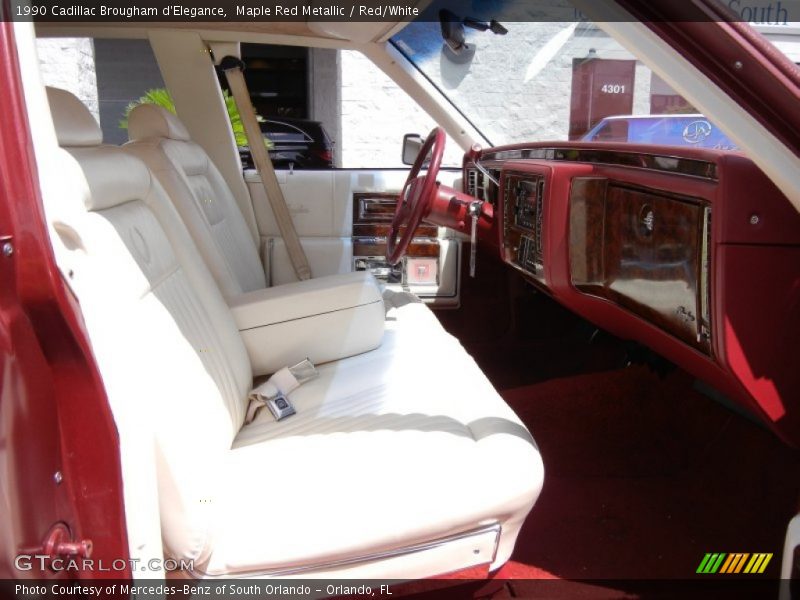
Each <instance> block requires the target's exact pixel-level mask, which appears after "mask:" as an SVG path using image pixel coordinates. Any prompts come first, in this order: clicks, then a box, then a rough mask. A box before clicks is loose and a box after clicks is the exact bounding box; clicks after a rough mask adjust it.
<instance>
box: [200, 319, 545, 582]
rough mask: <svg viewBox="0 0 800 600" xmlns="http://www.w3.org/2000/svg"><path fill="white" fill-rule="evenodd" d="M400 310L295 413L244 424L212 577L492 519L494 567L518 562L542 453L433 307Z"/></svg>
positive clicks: (397, 543) (401, 542) (299, 396)
mask: <svg viewBox="0 0 800 600" xmlns="http://www.w3.org/2000/svg"><path fill="white" fill-rule="evenodd" d="M403 310H406V311H407V312H406V314H404V315H403V317H404V318H403V319H402V321H400V320H396V321H393V320H388V321H387V331H386V334H385V340H384V343H383V345H382V346H381V347H380V348H378V349H376V350H373V351H371V352H367V353H365V354H362V355H359V356H356V357H352V358H348V359H344V360H340V361H337V362H335V363H331V364H329V365H323V366H321V367H320V369H319V370H320V377H319V378H318V379H316V380H314V381H311V382H309V383H306V384H305V385H303V386H301V387H300V388H299V389H297V390H296V391H294V392H293V393H292V394H291V401H292V402H293V403H294V405H295V407H296V408H297V414H296V415H295V416H293V417H290V418H289V419H286V420H284V421H281V422H276V421H275V420H274V419H273V418H272V416H271V414H269V413H267V412H266V411H262V412H261V413H260V414H259V416H258V417H257V418H256V420H255V421H254V422H253V423H252V424H250V425H247V426H245V427H244V428H242V430H241V431H240V433H239V435H238V436H237V437H236V439H235V440H234V445H233V450H232V451H231V453H230V456H229V460H228V462H227V466H226V469H225V474H224V477H225V478H224V481H223V482H222V483H221V488H222V490H221V496H220V497H219V498H218V501H217V506H216V510H215V515H216V516H215V527H214V537H215V542H216V543H215V550H214V553H213V555H212V556H211V560H210V561H209V563H208V564H207V565H206V567H205V570H206V572H207V573H208V574H212V575H213V574H221V573H236V572H245V571H264V570H270V569H276V570H280V569H281V568H282V567H288V566H290V565H291V566H292V567H297V566H299V565H319V564H328V563H331V562H337V561H342V560H353V559H358V558H362V557H365V556H369V555H373V554H376V553H379V552H385V551H392V550H396V549H399V548H402V547H407V546H409V545H413V544H415V543H419V542H422V541H429V540H432V539H438V538H442V537H446V536H449V535H452V534H456V533H460V532H466V531H470V530H474V529H475V528H477V527H480V526H483V525H486V524H488V523H500V524H501V525H502V534H501V539H500V543H499V548H498V552H497V555H496V557H495V559H494V563H495V565H497V566H499V565H501V564H502V563H503V562H504V561H506V560H507V559H508V556H509V555H510V553H511V549H512V548H513V544H514V541H515V539H516V536H517V533H518V531H519V527H520V526H521V524H522V521H523V520H524V518H525V516H526V515H527V513H528V511H529V510H530V509H531V507H532V505H533V503H534V501H535V499H536V497H537V496H538V494H539V490H540V488H541V485H542V481H543V467H542V462H541V458H540V456H539V452H538V449H537V447H536V445H535V443H534V441H533V438H532V437H531V435H530V433H529V432H528V431H527V429H526V428H525V427H524V425H522V423H521V421H520V420H519V419H518V418H517V416H516V415H515V414H514V413H513V411H512V410H511V409H510V408H509V407H508V406H507V405H506V404H505V402H504V401H503V400H502V399H501V398H500V396H499V395H498V394H497V392H496V391H495V390H494V388H493V387H492V386H491V384H490V383H489V381H488V380H487V379H486V378H485V377H484V375H483V374H482V373H481V371H480V369H479V368H478V367H477V365H476V364H475V363H474V361H473V360H472V359H471V358H470V356H469V355H468V354H467V353H466V352H465V350H464V349H463V348H462V347H461V345H460V344H459V343H458V341H457V340H456V339H455V338H453V337H451V336H450V335H448V334H447V333H445V332H444V330H443V329H442V328H441V326H439V327H438V328H436V327H433V325H434V324H433V322H432V321H429V320H428V314H429V313H430V311H429V310H428V309H427V308H426V307H425V306H424V305H422V304H417V303H412V304H409V305H406V306H405V307H403ZM411 311H414V312H415V313H416V314H413V315H412V313H411ZM431 316H432V315H431ZM432 318H433V320H434V321H435V320H436V319H435V317H432ZM401 322H402V324H401ZM520 474H524V476H520ZM245 498H246V499H248V501H247V502H246V503H244V502H243V499H245ZM253 499H257V501H256V502H255V503H254V502H253ZM309 539H313V544H309Z"/></svg>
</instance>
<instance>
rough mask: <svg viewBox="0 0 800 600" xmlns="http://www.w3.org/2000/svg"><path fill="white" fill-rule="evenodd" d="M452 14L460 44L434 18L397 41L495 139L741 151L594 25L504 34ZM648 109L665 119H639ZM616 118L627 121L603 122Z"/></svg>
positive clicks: (531, 26) (530, 26)
mask: <svg viewBox="0 0 800 600" xmlns="http://www.w3.org/2000/svg"><path fill="white" fill-rule="evenodd" d="M451 18H452V19H453V21H454V22H457V28H456V29H457V30H456V32H455V37H456V38H457V37H458V33H459V32H461V33H463V38H462V41H463V43H462V44H461V45H460V47H459V46H458V40H457V39H456V40H455V42H454V40H453V39H451V40H450V42H449V43H448V42H447V41H445V37H444V36H445V27H444V26H443V25H441V24H440V23H439V22H435V21H433V22H432V21H427V22H422V21H417V22H413V23H410V24H409V25H408V26H406V27H405V28H404V29H402V30H401V31H400V32H399V33H397V34H396V35H395V36H394V37H393V38H392V40H391V42H392V43H393V45H394V46H395V47H396V48H397V49H398V50H399V51H400V52H401V53H402V54H404V55H405V56H406V57H407V58H408V59H409V60H410V61H411V62H412V63H413V64H414V65H415V66H416V67H417V68H418V69H419V70H420V72H422V73H423V74H424V76H425V77H426V78H427V79H428V80H429V81H430V82H431V83H433V85H435V86H436V87H437V88H438V89H439V90H440V91H441V92H442V94H443V95H444V96H445V97H446V98H447V99H448V100H449V101H450V102H451V103H452V105H453V106H454V108H455V109H457V110H458V111H459V112H460V113H461V114H462V115H463V116H464V117H465V118H466V119H467V120H468V121H469V122H470V123H471V124H472V125H473V127H475V129H476V130H477V131H478V132H479V133H480V134H481V135H482V136H483V138H484V140H483V141H484V142H485V143H488V144H489V145H493V146H495V145H506V144H514V143H520V142H536V141H559V140H585V141H601V140H605V141H617V142H630V143H648V144H666V145H679V146H695V147H706V148H719V149H735V145H734V144H733V143H732V142H731V141H730V140H729V139H728V138H727V137H726V136H725V134H724V132H722V131H720V130H719V129H718V128H717V127H716V126H715V125H714V124H713V123H711V122H710V121H708V119H706V118H705V117H704V115H702V114H699V111H698V110H697V108H695V107H694V106H692V104H691V103H690V102H689V101H688V100H686V99H685V98H683V97H682V96H681V95H680V94H679V93H678V92H676V91H675V90H674V89H673V88H672V87H671V86H670V85H669V84H668V83H667V82H665V81H664V80H662V79H661V78H660V77H659V76H658V75H657V74H656V73H654V72H653V71H651V70H650V69H649V68H648V67H647V66H645V65H644V64H643V63H641V62H640V61H638V60H637V59H636V57H635V56H633V55H632V54H631V53H630V52H628V51H627V50H626V49H625V48H623V47H622V46H621V45H620V44H618V43H617V42H616V41H615V40H614V39H612V38H611V37H610V36H608V35H607V34H606V33H605V32H604V31H603V30H602V29H600V28H599V27H597V26H596V25H595V24H593V23H591V22H586V21H576V22H552V21H551V22H502V23H501V24H500V25H501V29H502V30H503V31H501V30H500V29H497V28H494V29H495V30H492V29H489V30H486V31H481V30H479V29H474V28H472V27H470V26H469V25H467V26H466V27H463V26H461V25H460V24H461V23H464V22H465V20H464V16H462V15H451ZM466 21H467V22H468V21H469V18H468V16H467V18H466ZM504 31H505V32H504ZM648 115H658V116H659V117H663V118H659V119H657V120H646V121H639V119H640V118H641V117H642V116H648ZM611 117H621V119H615V121H616V122H606V123H605V126H602V125H601V124H603V122H604V119H607V118H611ZM625 117H628V119H625ZM598 126H600V127H599V128H598Z"/></svg>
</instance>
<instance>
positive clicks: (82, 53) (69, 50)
mask: <svg viewBox="0 0 800 600" xmlns="http://www.w3.org/2000/svg"><path fill="white" fill-rule="evenodd" d="M36 44H37V51H38V54H39V65H40V69H41V73H42V79H43V80H44V84H45V85H48V86H52V87H58V88H63V89H66V90H69V91H70V92H72V93H73V94H75V95H76V96H77V97H78V98H80V100H81V101H82V102H83V103H84V104H85V105H86V106H87V107H89V110H90V111H91V112H92V114H93V115H94V116H95V118H96V119H97V120H98V121H99V122H100V128H101V129H102V130H103V140H104V141H105V143H107V144H124V143H125V142H127V141H128V131H127V119H126V114H127V110H128V106H129V105H130V104H131V103H132V102H136V101H138V100H139V99H140V98H141V97H142V96H144V95H146V94H148V93H149V96H150V97H151V99H152V100H153V101H159V102H160V103H164V98H167V97H168V96H167V94H166V92H165V91H164V82H163V81H162V79H161V73H160V72H159V70H158V65H157V64H156V59H155V57H154V56H153V52H152V50H151V49H150V43H149V42H148V41H147V40H122V39H92V38H39V39H37V41H36ZM158 91H161V92H163V93H158ZM167 103H168V102H167Z"/></svg>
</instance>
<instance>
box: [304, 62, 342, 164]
mask: <svg viewBox="0 0 800 600" xmlns="http://www.w3.org/2000/svg"><path fill="white" fill-rule="evenodd" d="M308 78H309V85H308V90H309V95H310V96H311V97H310V98H309V108H310V111H309V115H308V116H309V118H310V119H312V120H313V121H319V122H321V123H322V126H323V127H324V128H325V131H327V132H328V135H329V136H330V137H331V140H333V142H334V144H333V162H334V164H335V165H341V164H342V144H341V139H342V93H341V86H340V85H339V84H340V83H341V79H342V65H341V58H340V54H339V51H338V50H330V49H327V48H312V49H311V50H310V51H309V56H308Z"/></svg>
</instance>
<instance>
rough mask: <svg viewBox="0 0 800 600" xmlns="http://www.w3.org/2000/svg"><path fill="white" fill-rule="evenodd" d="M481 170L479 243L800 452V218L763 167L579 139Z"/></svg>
mask: <svg viewBox="0 0 800 600" xmlns="http://www.w3.org/2000/svg"><path fill="white" fill-rule="evenodd" d="M477 161H478V162H479V164H480V166H481V167H482V169H479V168H478V167H476V165H475V162H474V161H473V160H471V159H470V158H466V157H465V160H464V165H463V168H464V173H463V182H464V192H465V193H467V194H469V195H470V196H473V197H476V198H478V199H480V200H484V201H486V202H489V203H490V204H492V207H493V210H492V211H491V214H492V215H493V217H492V219H491V223H486V224H484V226H483V227H482V228H481V239H480V241H481V243H483V244H484V245H486V246H489V247H490V248H491V250H492V251H493V252H495V253H496V254H497V256H498V257H499V258H500V259H501V260H502V261H503V262H504V263H505V264H506V265H508V267H509V268H512V269H514V270H516V271H518V272H519V273H521V274H522V275H523V277H525V279H527V280H528V281H529V282H530V283H531V284H532V285H534V286H535V287H537V288H538V289H540V290H541V291H542V292H544V293H547V294H549V295H550V296H552V297H553V298H554V299H555V300H556V301H558V302H560V303H561V304H563V305H565V306H566V307H567V308H570V309H571V310H573V312H576V313H578V314H579V315H581V316H583V317H584V318H586V319H588V320H590V321H592V322H594V323H595V324H596V325H598V326H599V327H602V328H604V329H606V330H608V331H610V332H611V333H613V334H615V335H617V336H619V337H622V338H623V339H630V340H634V341H637V342H639V343H642V344H644V345H646V346H648V347H650V348H652V349H653V350H655V351H656V352H658V353H659V354H661V355H663V356H665V357H666V358H668V359H669V360H671V361H672V362H674V363H676V364H678V365H679V366H681V367H682V368H684V369H685V370H687V371H689V372H690V373H692V374H693V375H695V376H696V377H698V378H699V379H701V380H704V381H706V382H707V383H708V384H710V385H711V386H713V387H714V388H716V389H717V390H718V391H719V392H721V393H722V394H723V395H724V396H725V397H726V398H728V399H730V400H731V401H733V402H735V403H737V404H739V405H740V406H741V407H742V408H744V409H745V410H746V411H747V412H749V413H751V414H753V415H756V416H757V417H759V418H761V419H762V420H763V421H764V422H765V423H767V424H768V425H769V426H770V427H771V428H772V429H773V430H774V431H776V433H778V434H779V435H780V436H782V437H783V438H784V439H785V440H786V441H789V442H791V443H795V444H797V443H800V376H799V375H798V371H800V369H797V368H796V366H795V365H794V364H792V363H794V362H796V361H793V360H788V357H790V356H793V355H796V351H797V348H798V347H799V346H800V215H798V213H797V211H796V210H795V209H794V207H793V206H792V205H791V203H790V202H789V201H788V200H787V199H786V198H785V197H784V196H783V195H782V194H781V192H780V191H779V190H778V189H777V188H776V187H775V186H774V185H773V184H772V183H771V181H770V180H769V179H768V178H767V177H766V176H765V175H764V174H763V173H762V172H761V171H760V170H759V169H758V167H756V166H755V164H754V163H752V161H750V160H749V159H747V158H746V157H745V156H743V155H741V154H739V153H733V152H724V151H715V150H701V149H692V148H665V147H658V146H634V145H626V146H623V147H620V146H618V145H613V146H612V145H610V144H598V143H594V144H591V143H589V144H587V143H577V142H575V143H559V144H529V145H517V146H508V147H501V148H491V149H488V150H485V151H483V152H481V153H480V155H479V156H478V158H477ZM482 170H486V171H487V172H488V173H489V174H490V175H491V176H492V177H491V178H489V177H486V176H485V175H484V173H483V172H482ZM492 178H493V179H495V180H496V181H497V182H498V184H495V183H494V182H493V181H492V180H491V179H492Z"/></svg>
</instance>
